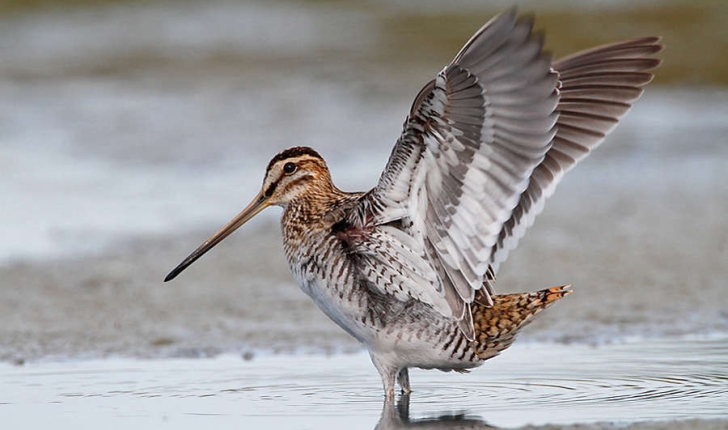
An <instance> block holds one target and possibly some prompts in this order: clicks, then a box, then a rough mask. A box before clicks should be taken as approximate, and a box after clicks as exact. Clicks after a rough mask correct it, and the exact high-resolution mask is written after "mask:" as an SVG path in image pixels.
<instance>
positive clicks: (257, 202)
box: [164, 191, 268, 282]
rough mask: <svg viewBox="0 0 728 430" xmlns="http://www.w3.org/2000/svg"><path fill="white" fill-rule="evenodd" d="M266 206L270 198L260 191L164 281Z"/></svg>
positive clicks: (171, 277) (175, 274)
mask: <svg viewBox="0 0 728 430" xmlns="http://www.w3.org/2000/svg"><path fill="white" fill-rule="evenodd" d="M266 207H268V200H267V199H266V198H265V196H263V192H262V191H261V192H260V193H258V195H257V196H255V199H254V200H253V201H252V202H251V203H250V204H249V205H248V206H247V207H246V208H245V209H243V210H242V212H240V213H239V214H238V215H237V216H236V217H235V218H233V219H232V220H231V221H230V222H229V223H227V224H225V226H224V227H223V228H221V229H220V230H218V231H217V233H215V234H213V235H212V236H211V237H210V238H209V239H207V240H206V241H205V243H203V244H202V245H200V246H199V247H198V248H197V249H195V251H194V252H193V253H192V254H190V255H189V256H188V257H187V258H185V259H184V261H183V262H181V263H180V264H179V266H177V267H175V268H174V270H172V271H171V272H169V275H167V277H166V278H164V282H167V281H171V280H172V279H174V278H175V277H176V276H177V275H179V274H180V273H182V271H183V270H185V269H186V268H187V266H189V265H190V264H192V263H194V262H195V261H196V260H197V259H198V258H200V257H202V256H203V255H205V253H206V252H207V251H209V250H211V249H212V248H213V247H214V246H215V245H217V244H218V243H220V242H222V240H223V239H225V238H226V237H228V236H229V235H230V233H232V232H234V231H235V230H237V229H238V228H239V227H240V226H241V225H243V224H245V223H246V222H248V221H249V220H250V219H251V218H253V217H254V216H255V215H257V214H258V213H259V212H260V211H262V210H263V209H265V208H266Z"/></svg>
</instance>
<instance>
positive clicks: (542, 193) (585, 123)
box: [491, 37, 662, 273]
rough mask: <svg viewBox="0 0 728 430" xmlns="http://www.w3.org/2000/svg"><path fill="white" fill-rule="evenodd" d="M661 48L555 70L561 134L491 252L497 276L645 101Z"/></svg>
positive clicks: (605, 55)
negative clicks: (556, 198)
mask: <svg viewBox="0 0 728 430" xmlns="http://www.w3.org/2000/svg"><path fill="white" fill-rule="evenodd" d="M659 42H660V38H659V37H645V38H641V39H634V40H629V41H625V42H618V43H613V44H609V45H604V46H599V47H596V48H593V49H589V50H586V51H582V52H579V53H576V54H574V55H570V56H568V57H566V58H563V59H561V60H559V61H556V62H555V63H554V64H553V68H554V69H555V70H556V71H558V72H559V81H560V92H561V100H560V101H559V105H558V108H557V109H558V111H559V120H558V121H557V122H556V124H557V126H558V132H557V133H556V136H555V137H554V140H553V145H552V147H551V149H550V150H549V151H548V152H547V153H546V157H545V158H544V160H543V161H542V162H541V164H539V165H538V167H536V169H535V170H534V171H533V174H532V175H531V180H530V182H529V185H528V188H527V189H526V191H525V192H524V193H523V194H521V198H520V201H519V202H518V206H516V208H515V209H514V210H513V213H512V214H511V217H510V219H509V220H508V221H507V222H506V223H505V224H504V225H503V229H502V230H501V231H500V234H499V236H498V241H497V243H496V244H495V246H494V247H493V249H492V251H491V255H492V267H493V272H494V273H495V272H497V270H498V266H499V265H500V263H502V262H503V261H505V260H506V258H507V257H508V252H509V251H511V250H513V249H514V248H515V247H516V245H517V244H518V241H519V239H521V238H522V237H523V235H524V234H525V233H526V230H527V229H528V228H529V227H531V225H533V222H534V220H535V218H536V216H537V215H538V214H539V213H541V211H542V210H543V206H544V202H545V200H546V199H547V198H548V197H550V196H551V195H552V194H553V192H554V189H555V188H556V185H557V184H558V183H559V181H561V178H562V177H563V176H564V174H565V173H566V172H568V171H569V170H571V169H572V168H573V167H574V166H575V165H576V163H577V162H579V161H581V160H583V159H584V158H585V157H586V156H587V155H589V153H591V151H592V150H594V148H596V147H597V146H599V145H600V144H601V143H602V142H603V141H604V138H605V137H606V136H607V134H609V132H611V131H612V130H613V129H614V127H616V126H617V123H618V122H619V120H620V118H622V117H623V116H624V115H625V114H626V113H627V112H628V111H629V109H630V108H631V107H632V103H633V102H635V101H636V100H637V99H638V98H639V97H640V95H642V92H643V89H642V87H643V86H645V85H647V84H648V83H649V82H650V81H651V80H652V77H653V75H652V74H651V73H649V72H648V71H649V70H651V69H654V68H655V67H657V66H658V65H659V64H660V60H658V59H655V58H649V57H650V56H651V55H653V54H656V53H658V52H660V51H661V50H662V46H661V45H660V44H659Z"/></svg>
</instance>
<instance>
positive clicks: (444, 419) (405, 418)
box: [374, 394, 497, 430]
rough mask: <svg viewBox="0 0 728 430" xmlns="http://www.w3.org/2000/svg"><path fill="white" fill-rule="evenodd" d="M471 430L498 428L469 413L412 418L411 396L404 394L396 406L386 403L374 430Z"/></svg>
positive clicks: (493, 429) (389, 402) (492, 429)
mask: <svg viewBox="0 0 728 430" xmlns="http://www.w3.org/2000/svg"><path fill="white" fill-rule="evenodd" d="M435 428H437V429H451V430H455V429H471V430H495V429H497V427H493V426H490V425H488V424H487V423H486V422H485V421H484V420H482V419H481V418H478V417H473V416H470V415H467V413H465V412H463V413H456V414H453V413H448V414H441V415H437V414H435V415H433V416H432V417H427V418H418V419H411V418H410V396H409V395H408V394H402V396H401V397H400V398H399V400H398V401H397V403H396V405H395V403H394V402H391V401H386V400H385V401H384V406H383V407H382V416H381V417H380V418H379V422H378V423H377V425H376V426H375V427H374V430H396V429H435Z"/></svg>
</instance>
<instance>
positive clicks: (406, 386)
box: [397, 367, 412, 394]
mask: <svg viewBox="0 0 728 430" xmlns="http://www.w3.org/2000/svg"><path fill="white" fill-rule="evenodd" d="M397 382H399V386H400V388H402V394H410V393H411V392H412V390H411V389H410V381H409V372H408V371H407V368H406V367H403V368H401V369H399V373H398V374H397Z"/></svg>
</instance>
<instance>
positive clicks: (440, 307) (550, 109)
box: [348, 9, 649, 338]
mask: <svg viewBox="0 0 728 430" xmlns="http://www.w3.org/2000/svg"><path fill="white" fill-rule="evenodd" d="M532 28H533V23H532V20H531V19H530V18H519V17H518V16H517V14H516V11H515V9H511V10H510V11H508V12H506V13H504V14H501V15H499V16H497V17H495V18H493V19H492V20H491V21H490V22H488V23H487V24H486V25H485V26H483V28H481V29H480V30H479V31H478V32H477V33H476V34H475V35H474V36H473V37H472V38H471V39H470V41H468V43H466V45H465V46H464V47H463V49H462V50H461V51H460V52H459V53H458V54H457V56H456V57H455V59H454V60H453V61H452V63H451V64H449V65H448V66H447V67H445V68H444V69H443V70H442V71H441V72H440V73H439V74H438V75H437V77H436V78H435V79H434V80H433V81H431V82H430V83H428V84H427V85H426V86H425V87H424V88H423V89H422V91H421V92H420V94H419V95H418V96H417V98H416V99H415V102H414V104H413V106H412V109H411V111H410V115H409V116H408V118H407V120H406V121H405V125H404V130H403V133H402V135H401V136H400V138H399V140H398V141H397V144H396V145H395V147H394V150H393V152H392V155H391V157H390V159H389V162H388V164H387V167H386V168H385V171H384V172H383V174H382V176H381V177H380V180H379V183H378V185H377V186H376V187H375V188H374V189H373V190H372V191H370V192H369V193H368V194H367V195H365V196H364V197H363V198H362V200H361V203H360V205H359V206H358V207H357V210H356V211H353V212H352V213H351V214H350V216H349V219H348V222H349V223H351V224H353V225H355V226H357V227H358V228H357V231H366V232H368V234H366V235H360V236H358V237H357V238H356V239H355V240H351V241H350V243H349V244H350V246H351V252H352V254H353V255H355V256H356V257H357V259H358V261H359V264H360V269H361V270H360V273H361V277H362V279H363V280H364V281H366V282H368V284H369V286H370V287H371V288H373V289H375V290H378V291H380V292H381V293H383V294H389V295H393V296H395V297H397V298H398V299H401V300H409V299H416V300H420V301H422V302H424V303H428V304H430V305H432V306H433V307H434V308H435V309H436V310H437V311H439V312H440V313H442V314H443V315H445V316H450V317H453V318H454V319H456V320H458V321H459V322H460V327H461V329H462V330H463V333H465V335H466V336H468V337H469V338H472V336H473V324H472V319H471V313H470V311H469V307H470V303H472V302H473V300H474V298H475V292H476V291H477V290H480V289H482V288H483V286H484V285H485V287H486V290H485V291H482V290H481V291H482V293H483V294H479V300H480V299H481V298H482V300H487V301H488V302H489V303H492V300H491V297H490V296H491V295H492V294H493V291H492V288H491V283H490V281H491V280H492V279H494V277H495V271H494V269H495V268H497V264H498V263H499V262H500V261H502V259H505V255H506V254H507V251H508V250H509V249H512V247H513V246H515V241H517V239H518V238H520V237H521V236H522V235H523V232H524V231H525V229H526V228H527V227H528V226H530V225H531V223H532V222H533V217H535V215H536V214H537V213H538V209H539V208H540V206H541V205H542V201H543V199H544V198H545V197H547V196H548V195H549V194H550V193H551V192H552V191H553V186H554V185H555V184H556V182H558V180H559V179H560V175H561V174H563V172H565V171H566V170H568V169H569V168H571V167H572V166H573V164H574V163H575V162H576V161H578V159H580V158H583V156H585V154H583V153H584V151H585V149H586V151H587V152H588V150H590V149H591V148H593V147H595V146H596V145H597V144H598V143H599V142H601V139H603V137H604V134H606V132H608V130H609V129H611V127H613V126H614V124H613V121H612V120H611V119H612V118H613V117H615V116H616V117H618V115H622V114H623V113H624V112H626V109H625V106H624V105H625V104H628V102H629V101H631V100H633V99H634V98H636V96H637V95H638V94H636V95H635V90H634V89H635V88H637V89H638V87H639V86H640V85H644V83H646V82H647V81H649V79H648V78H646V77H644V76H641V75H640V76H637V75H632V76H626V75H624V76H622V75H620V73H621V72H622V69H621V68H620V67H622V66H619V65H620V64H625V63H624V61H625V60H624V59H622V58H621V57H620V55H626V56H637V57H639V56H641V55H644V54H643V53H637V52H634V51H638V49H635V50H632V48H634V47H636V46H642V45H641V44H640V43H637V42H636V41H635V42H634V44H635V45H634V46H632V45H630V43H633V42H628V43H626V44H623V45H621V47H620V48H614V49H612V50H611V51H610V50H609V49H608V50H607V51H610V52H615V54H614V55H613V57H609V58H607V57H608V56H607V57H605V54H604V53H603V52H602V51H600V50H599V49H596V50H593V51H588V52H586V53H582V54H579V55H577V56H573V57H568V58H566V59H564V60H562V61H560V62H557V63H555V64H554V68H552V62H551V58H550V56H549V55H547V54H545V53H544V52H543V51H542V47H543V41H542V37H541V36H540V35H535V34H533V33H532ZM614 46H618V45H614ZM603 49H604V48H603ZM616 52H622V53H621V54H617V53H616ZM627 52H632V54H629V53H627ZM616 59H620V60H619V61H616ZM602 60H604V61H602ZM612 60H615V62H614V63H610V62H609V61H612ZM601 63H604V64H601ZM558 67H561V70H562V71H563V73H562V78H563V80H564V84H561V83H560V82H559V74H558V73H557V72H556V71H555V69H556V70H559V69H558ZM611 72H614V73H613V74H612V75H610V76H607V75H609V74H610V73H611ZM629 73H633V72H632V71H631V70H630V72H629ZM634 73H637V72H634ZM570 79H571V81H570ZM629 79H632V81H630V82H632V83H625V80H627V81H629ZM611 80H613V81H611ZM609 82H614V85H613V86H615V87H629V88H625V89H624V94H627V93H629V94H632V96H631V98H629V97H627V96H619V97H617V99H616V100H612V99H613V98H614V97H615V96H614V95H613V94H614V93H620V91H621V90H620V89H619V88H608V89H605V88H603V87H604V86H605V85H608V83H609ZM560 85H563V87H562V89H561V94H560V92H559V86H560ZM606 90H609V91H606ZM564 93H566V94H564ZM610 94H611V95H610ZM620 94H621V93H620ZM560 97H562V98H561V100H562V101H563V104H560ZM610 97H611V98H612V99H610ZM605 98H606V100H604V99H605ZM628 107H629V106H628V105H627V108H628ZM560 112H562V113H561V115H562V117H560V116H559V113H560ZM557 123H558V124H557ZM607 123H608V124H609V126H608V127H607V125H606V124H607ZM597 140H598V141H597ZM575 153H578V155H575ZM566 156H568V157H566ZM579 157H580V158H579ZM569 158H570V159H573V160H574V161H573V162H571V161H570V159H569ZM510 239H514V240H510Z"/></svg>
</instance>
